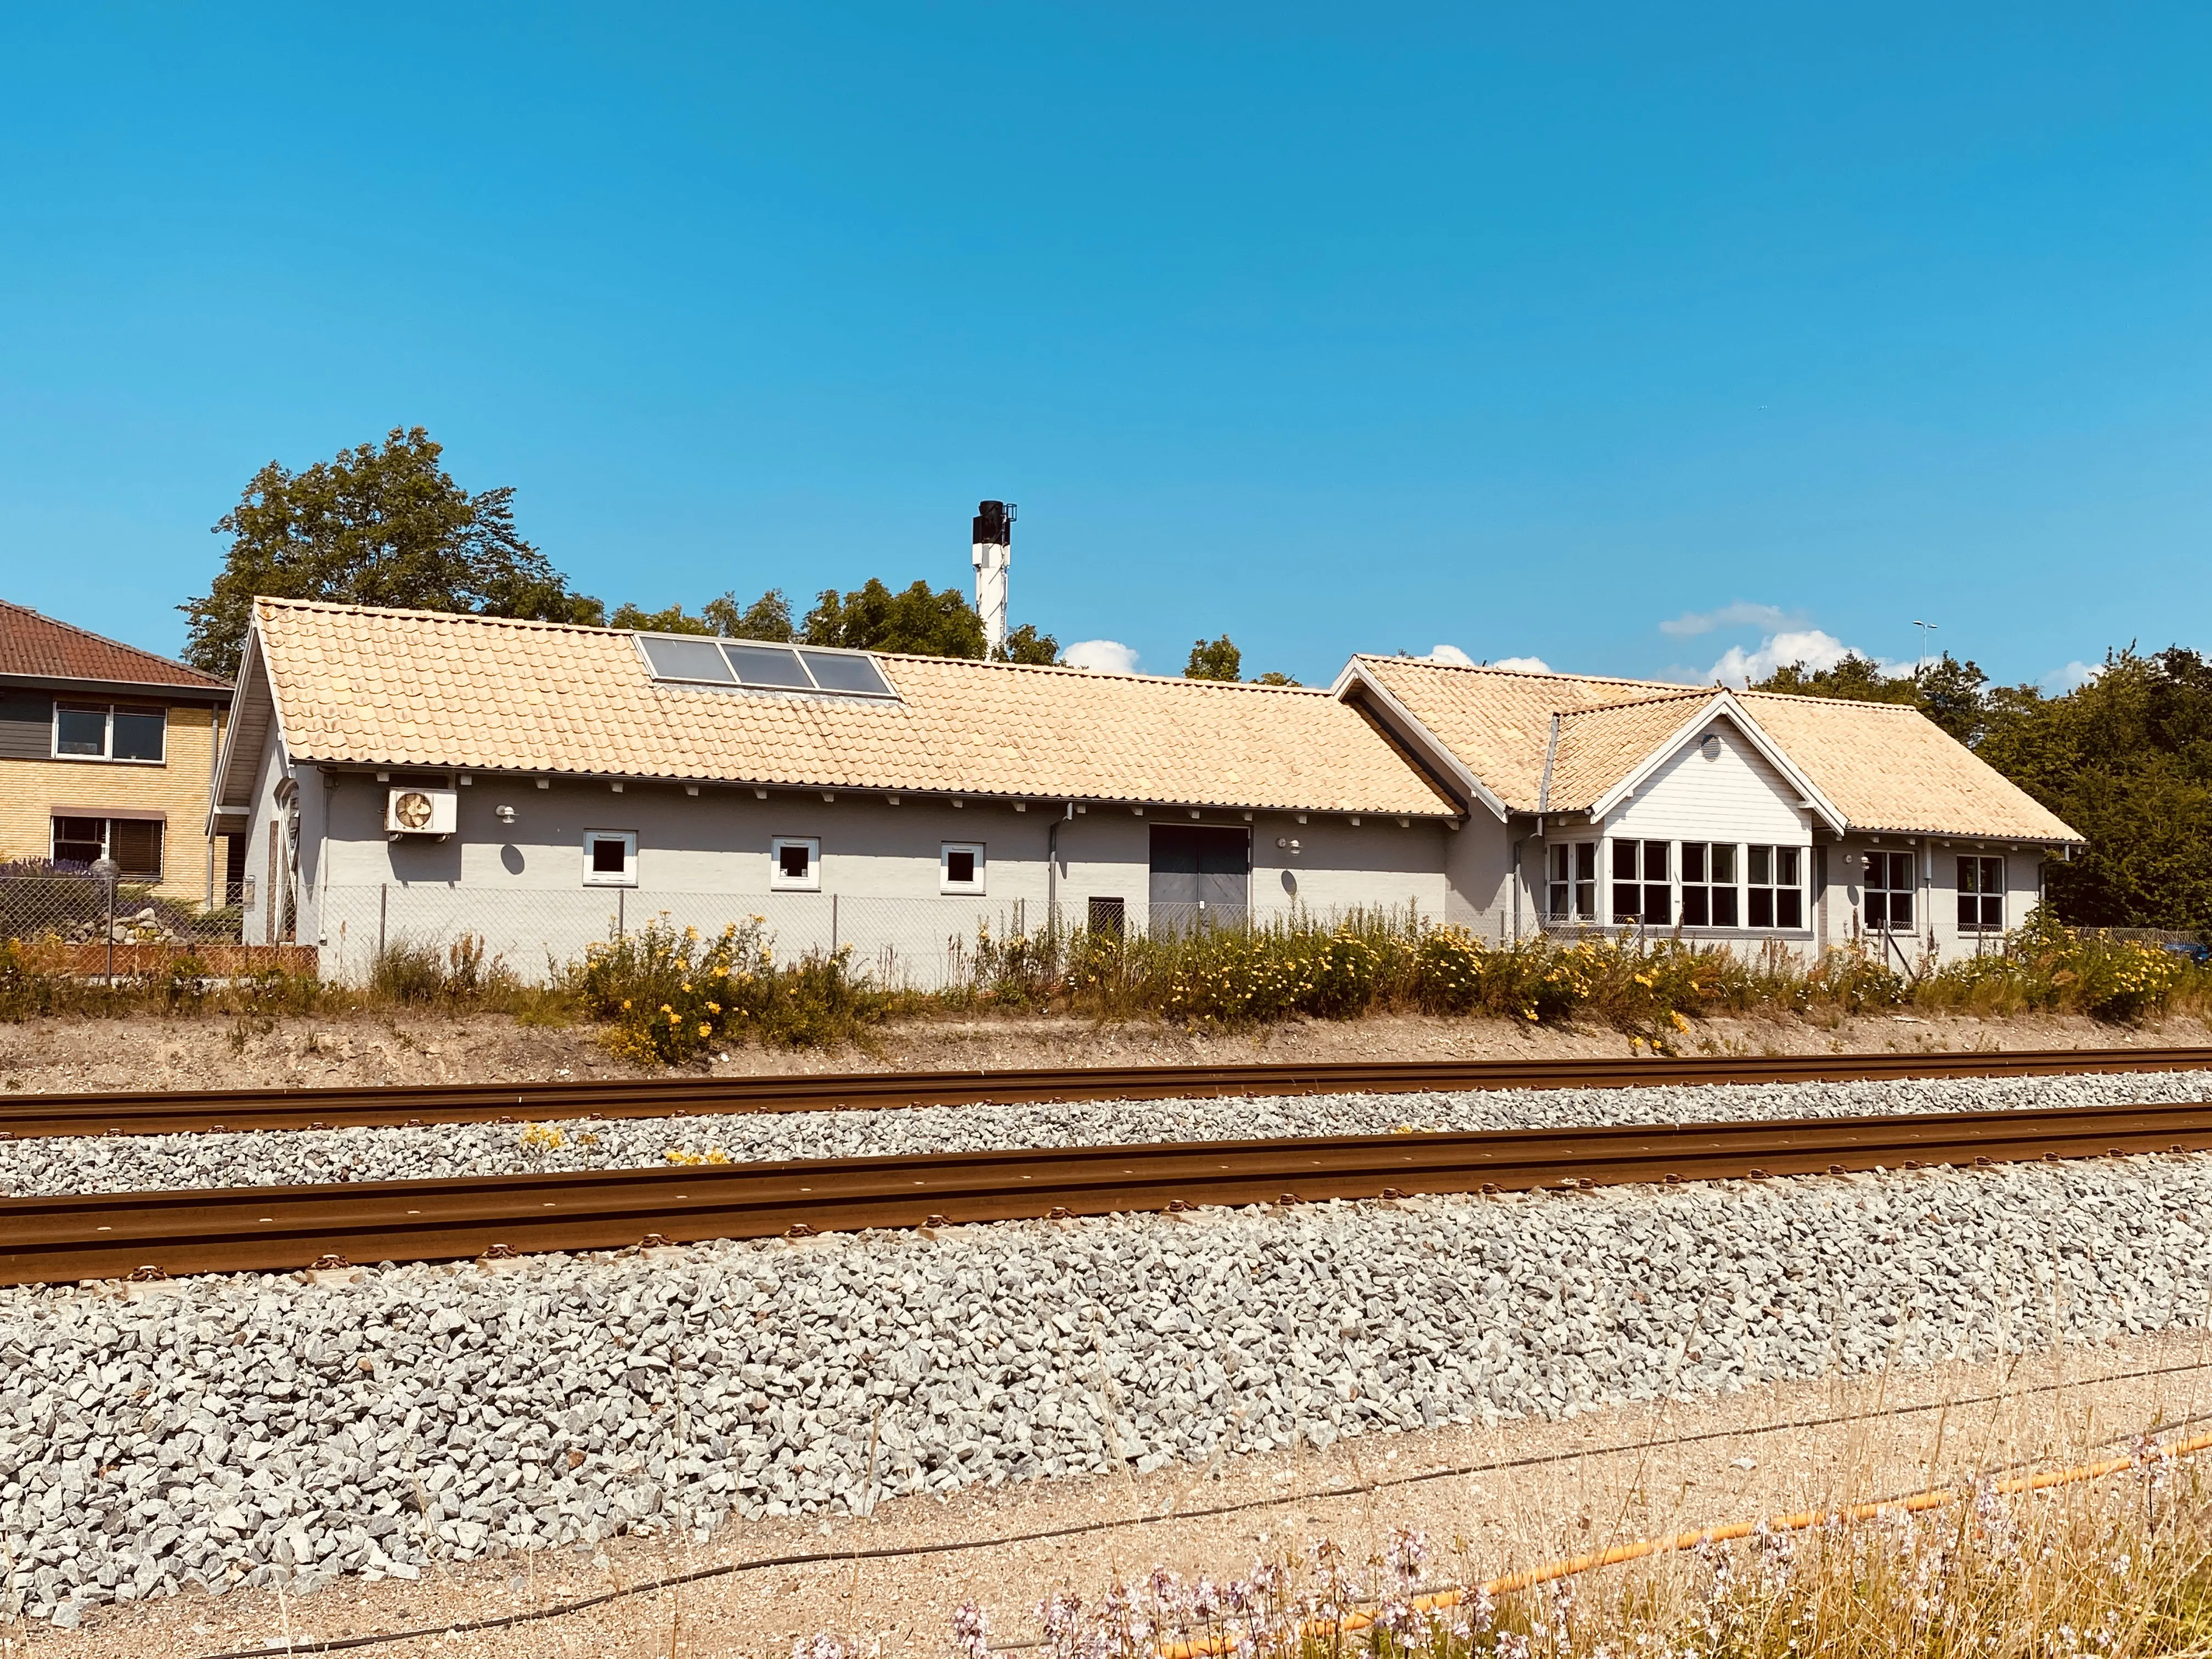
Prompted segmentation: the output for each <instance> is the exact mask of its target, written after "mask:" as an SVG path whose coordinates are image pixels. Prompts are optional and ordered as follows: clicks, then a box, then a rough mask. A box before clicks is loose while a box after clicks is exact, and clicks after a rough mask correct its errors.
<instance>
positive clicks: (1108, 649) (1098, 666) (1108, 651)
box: [1066, 640, 1137, 674]
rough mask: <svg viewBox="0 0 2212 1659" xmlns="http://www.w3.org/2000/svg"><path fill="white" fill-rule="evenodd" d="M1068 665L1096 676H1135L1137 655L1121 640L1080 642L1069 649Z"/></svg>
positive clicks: (1067, 653) (1067, 655) (1067, 654)
mask: <svg viewBox="0 0 2212 1659" xmlns="http://www.w3.org/2000/svg"><path fill="white" fill-rule="evenodd" d="M1066 657H1067V665H1068V666H1069V667H1070V668H1087V669H1089V670H1090V671H1091V672H1092V673H1094V674H1133V673H1135V672H1136V671H1137V653H1136V652H1135V651H1134V650H1133V649H1132V648H1131V647H1128V646H1126V645H1124V644H1122V643H1121V641H1119V640H1078V641H1076V642H1075V643H1074V644H1073V645H1071V646H1069V647H1067V652H1066Z"/></svg>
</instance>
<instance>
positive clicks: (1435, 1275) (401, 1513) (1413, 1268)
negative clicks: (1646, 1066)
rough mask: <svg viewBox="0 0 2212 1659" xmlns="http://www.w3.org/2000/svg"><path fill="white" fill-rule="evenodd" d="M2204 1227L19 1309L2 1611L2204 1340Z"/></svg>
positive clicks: (367, 1290) (639, 1279) (77, 1613)
mask: <svg viewBox="0 0 2212 1659" xmlns="http://www.w3.org/2000/svg"><path fill="white" fill-rule="evenodd" d="M2208 1215H2212V1157H2208V1156H2203V1155H2194V1156H2179V1157H2176V1156H2152V1157H2140V1158H2098V1159H2093V1160H2087V1161H2081V1162H2069V1163H2060V1164H2043V1163H2033V1164H2009V1165H2002V1166H1999V1167H1996V1168H1993V1169H1988V1170H1975V1169H1970V1168H1969V1169H1956V1170H1917V1171H1909V1172H1908V1171H1892V1172H1889V1173H1886V1174H1881V1175H1853V1176H1840V1177H1837V1176H1808V1177H1803V1178H1793V1177H1782V1178H1778V1179H1774V1180H1770V1181H1764V1182H1753V1181H1736V1182H1691V1183H1685V1184H1683V1185H1680V1186H1677V1187H1649V1186H1645V1187H1633V1188H1631V1187H1620V1188H1598V1189H1595V1190H1594V1191H1580V1190H1577V1191H1575V1192H1571V1193H1566V1192H1547V1193H1542V1194H1527V1195H1518V1196H1515V1195H1509V1196H1504V1197H1497V1198H1487V1199H1486V1198H1480V1197H1441V1198H1431V1199H1423V1200H1406V1201H1402V1202H1396V1203H1357V1204H1353V1203H1334V1204H1314V1205H1304V1206H1295V1207H1291V1208H1274V1207H1266V1208H1254V1209H1244V1210H1201V1211H1196V1212H1188V1213H1178V1214H1166V1215H1159V1214H1153V1215H1124V1216H1118V1217H1111V1218H1097V1219H1090V1220H1076V1221H1064V1222H1016V1223H1009V1224H1004V1225H990V1226H972V1227H956V1228H952V1229H951V1230H949V1231H944V1230H940V1231H935V1232H933V1233H925V1232H915V1231H904V1232H867V1233H858V1234H849V1235H838V1236H830V1237H819V1238H811V1239H804V1240H775V1241H763V1242H759V1243H718V1244H709V1245H700V1246H694V1247H687V1248H681V1249H654V1250H646V1251H631V1252H625V1253H623V1254H619V1255H591V1256H576V1255H552V1256H545V1257H540V1258H536V1259H532V1260H527V1261H513V1262H499V1263H493V1264H482V1265H469V1266H463V1267H425V1266H415V1267H399V1268H394V1269H390V1270H383V1271H379V1270H376V1269H365V1270H356V1271H353V1272H350V1273H335V1272H333V1273H316V1274H306V1273H300V1274H286V1275H267V1274H240V1275H233V1276H224V1277H210V1278H201V1279H179V1280H174V1281H172V1282H169V1283H166V1284H155V1285H107V1286H98V1287H90V1288H77V1287H67V1288H60V1289H55V1290H38V1289H21V1290H15V1291H0V1535H4V1536H5V1538H6V1541H7V1543H8V1546H9V1552H10V1553H11V1556H12V1560H13V1564H14V1565H13V1572H12V1576H11V1577H9V1579H8V1581H7V1583H6V1584H5V1585H4V1586H0V1613H15V1611H17V1610H18V1609H21V1611H24V1612H26V1613H28V1614H30V1615H31V1616H32V1617H33V1618H37V1619H40V1620H53V1621H54V1622H56V1623H58V1624H60V1625H64V1626H68V1625H72V1624H75V1623H76V1622H78V1621H79V1620H82V1618H83V1617H84V1616H85V1614H86V1613H87V1611H88V1609H90V1608H93V1607H97V1606H98V1605H99V1604H101V1603H104V1602H108V1601H118V1600H130V1599H133V1598H138V1597H145V1596H152V1595H164V1594H168V1593H172V1592H174V1591H177V1590H179V1589H187V1588H191V1589H205V1590H208V1591H211V1592H214V1593H217V1594H220V1593H222V1592H224V1591H227V1590H229V1589H234V1588H235V1587H237V1586H240V1585H249V1586H251V1585H267V1584H283V1585H287V1586H289V1589H291V1590H292V1591H293V1592H294V1593H300V1592H304V1591H307V1590H309V1589H314V1588H316V1587H318V1586H319V1585H322V1584H325V1583H329V1582H331V1580H332V1579H333V1578H335V1577H337V1576H338V1575H340V1574H345V1573H357V1574H361V1575H363V1576H365V1577H386V1576H393V1575H397V1576H400V1577H411V1576H413V1575H415V1574H416V1573H418V1572H419V1571H422V1567H423V1565H425V1564H426V1563H428V1562H430V1561H433V1560H436V1559H473V1558H476V1557H479V1556H483V1555H486V1554H505V1553H511V1552H515V1551H520V1550H526V1549H534V1548H544V1547H555V1546H573V1545H579V1544H584V1545H587V1544H589V1543H591V1542H592V1541H596V1540H599V1539H603V1538H605V1537H607V1536H608V1535H610V1534H614V1533H617V1532H624V1531H633V1532H637V1531H661V1530H668V1529H673V1528H697V1527H710V1526H712V1525H714V1523H715V1522H717V1521H718V1520H720V1519H721V1518H723V1517H726V1516H733V1515H734V1516H757V1515H763V1514H769V1515H794V1514H798V1515H815V1514H823V1513H827V1512H831V1511H853V1512H857V1511H864V1510H867V1509H868V1508H870V1507H871V1506H872V1504H874V1503H876V1502H877V1501H878V1500H879V1499H880V1498H884V1497H889V1496H892V1495H896V1494H902V1493H922V1492H947V1491H950V1490H951V1489H953V1488H955V1487H959V1486H969V1485H972V1484H975V1483H978V1482H986V1481H994V1480H1010V1479H1011V1480H1029V1479H1042V1478H1048V1477H1052V1476H1057V1475H1063V1474H1074V1473H1082V1472H1103V1471H1109V1470H1113V1469H1116V1468H1121V1467H1124V1466H1126V1465H1129V1464H1133V1465H1134V1466H1135V1467H1137V1468H1140V1469H1151V1468H1160V1467H1163V1466H1165V1465H1167V1464H1170V1463H1173V1462H1184V1463H1187V1464H1188V1465H1189V1466H1191V1467H1193V1468H1196V1467H1199V1466H1200V1465H1202V1463H1203V1462H1205V1461H1206V1460H1207V1459H1209V1458H1211V1457H1212V1456H1214V1455H1217V1454H1220V1453H1235V1452H1244V1451H1265V1450H1270V1449H1279V1448H1282V1447H1285V1446H1288V1445H1290V1444H1291V1443H1295V1442H1304V1443H1310V1444H1316V1445H1326V1444H1328V1443H1331V1442H1333V1441H1334V1440H1335V1439H1337V1438H1339V1437H1344V1436H1352V1435H1363V1434H1373V1433H1376V1432H1386V1433H1387V1432H1393V1431H1404V1430H1417V1429H1419V1428H1420V1427H1422V1426H1423V1425H1430V1424H1436V1423H1444V1422H1459V1423H1464V1422H1481V1421H1487V1420H1492V1419H1498V1418H1500V1417H1510V1416H1514V1415H1533V1416H1556V1415H1559V1414H1563V1413H1574V1412H1579V1411H1583V1410H1586V1409H1590V1408H1594V1407H1602V1406H1605V1405H1608V1404H1612V1403H1616V1402H1621V1401H1638V1400H1650V1399H1655V1398H1659V1397H1662V1396H1674V1397H1684V1398H1690V1397H1696V1396H1699V1395H1709V1394H1711V1393H1712V1392H1714V1391H1716V1390H1723V1389H1736V1388H1741V1387H1742V1386H1744V1385H1747V1384H1750V1383H1760V1382H1766V1381H1772V1380H1777V1379H1781V1378H1785V1377H1804V1376H1820V1375H1824V1374H1850V1373H1868V1372H1873V1371H1877V1370H1881V1368H1883V1367H1884V1366H1887V1365H1923V1364H1929V1363H1933V1362H1935V1361H1938V1360H1943V1359H1949V1358H1979V1357H1985V1356H1987V1355H1990V1354H1991V1353H1994V1352H2006V1351H2019V1350H2021V1349H2023V1348H2027V1347H2033V1346H2040V1345H2042V1344H2044V1343H2046V1342H2047V1341H2049V1340H2051V1339H2052V1337H2053V1335H2054V1334H2060V1335H2063V1337H2064V1338H2065V1340H2074V1341H2095V1340H2106V1339H2110V1338H2116V1337H2120V1336H2135V1335H2142V1334H2150V1333H2156V1332H2163V1331H2175V1330H2183V1329H2193V1328H2201V1326H2202V1324H2203V1321H2204V1319H2205V1316H2206V1313H2207V1308H2206V1297H2207V1291H2206V1288H2205V1287H2206V1286H2207V1285H2212V1230H2208V1227H2207V1225H2206V1218H2207V1216H2208ZM679 1404H680V1406H681V1409H680V1410H679V1409H678V1406H679Z"/></svg>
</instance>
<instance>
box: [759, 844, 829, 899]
mask: <svg viewBox="0 0 2212 1659" xmlns="http://www.w3.org/2000/svg"><path fill="white" fill-rule="evenodd" d="M768 860H769V863H768V884H769V888H770V889H771V890H774V891H776V892H779V893H818V892H820V891H821V890H822V840H821V837H820V836H775V837H773V838H772V839H771V840H770V841H769V844H768Z"/></svg>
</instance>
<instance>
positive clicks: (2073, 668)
mask: <svg viewBox="0 0 2212 1659" xmlns="http://www.w3.org/2000/svg"><path fill="white" fill-rule="evenodd" d="M2104 671H2105V665H2104V664H2102V663H2100V662H2069V663H2068V664H2067V665H2066V666H2065V667H2063V668H2054V669H2052V670H2051V671H2050V672H2049V673H2048V674H2045V676H2044V677H2043V689H2044V690H2045V691H2048V692H2049V693H2051V695H2052V696H2062V695H2063V694H2064V693H2066V692H2069V691H2079V690H2081V688H2082V687H2083V686H2085V685H2087V684H2088V683H2089V682H2090V681H2091V680H2093V679H2096V678H2099V677H2100V675H2102V674H2103V673H2104Z"/></svg>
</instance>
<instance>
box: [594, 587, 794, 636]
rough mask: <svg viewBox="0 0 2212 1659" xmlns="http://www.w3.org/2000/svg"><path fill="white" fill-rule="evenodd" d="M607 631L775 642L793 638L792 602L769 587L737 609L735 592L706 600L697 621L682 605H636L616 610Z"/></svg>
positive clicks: (781, 593)
mask: <svg viewBox="0 0 2212 1659" xmlns="http://www.w3.org/2000/svg"><path fill="white" fill-rule="evenodd" d="M607 626H608V627H610V628H635V629H643V630H644V631H645V632H647V633H648V634H714V635H720V637H721V638H723V639H726V640H777V641H788V640H789V639H790V638H791V637H792V629H791V602H790V601H789V600H788V599H785V598H784V597H783V590H782V589H781V588H780V587H771V588H770V589H769V591H768V592H765V593H763V594H762V595H761V596H760V598H758V599H755V600H754V601H753V602H752V603H751V604H750V605H744V606H742V607H740V606H739V605H738V596H737V594H736V593H735V592H727V593H725V594H723V595H722V597H721V598H720V599H709V600H708V601H707V603H706V604H704V605H701V606H700V607H699V614H698V615H697V616H696V617H694V616H692V615H690V613H689V612H687V611H685V610H684V607H683V606H682V605H670V606H669V607H668V608H667V609H666V610H665V611H647V610H646V609H644V608H643V607H642V606H640V605H621V606H618V607H617V609H616V611H615V614H614V615H613V616H611V617H609V618H608V619H607Z"/></svg>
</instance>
